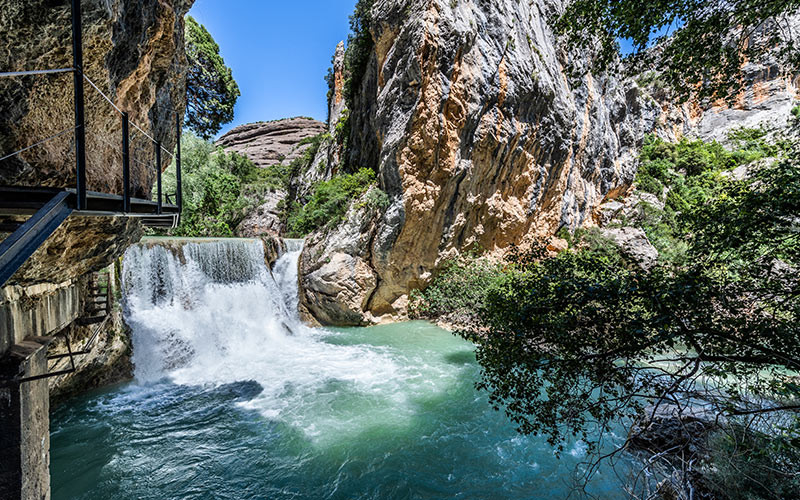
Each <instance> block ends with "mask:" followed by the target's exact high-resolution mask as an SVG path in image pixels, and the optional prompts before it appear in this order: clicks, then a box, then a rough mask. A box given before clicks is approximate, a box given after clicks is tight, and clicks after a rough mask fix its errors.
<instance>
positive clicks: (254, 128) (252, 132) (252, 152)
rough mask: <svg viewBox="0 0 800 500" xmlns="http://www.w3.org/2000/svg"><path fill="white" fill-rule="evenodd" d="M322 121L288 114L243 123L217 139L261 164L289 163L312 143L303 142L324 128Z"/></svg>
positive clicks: (262, 166)
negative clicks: (265, 120) (284, 117)
mask: <svg viewBox="0 0 800 500" xmlns="http://www.w3.org/2000/svg"><path fill="white" fill-rule="evenodd" d="M325 130H326V126H325V124H324V123H322V122H318V121H317V120H313V119H311V118H287V119H285V120H276V121H272V122H259V123H248V124H247V125H240V126H238V127H236V128H234V129H233V130H231V131H230V132H228V133H227V134H225V135H223V136H222V137H220V138H219V140H218V141H217V142H216V144H217V145H218V146H222V147H223V148H225V149H226V150H228V151H235V152H237V153H239V154H242V155H244V156H247V157H248V158H250V160H251V161H252V162H253V163H255V164H256V165H257V166H259V167H261V168H265V167H269V166H272V165H279V164H281V165H288V164H289V163H291V162H292V160H295V159H297V158H298V157H300V155H302V154H303V152H304V151H305V150H306V149H307V148H308V147H309V146H308V145H307V144H300V142H301V141H302V140H303V139H310V138H311V137H314V136H315V135H319V134H321V133H323V132H325Z"/></svg>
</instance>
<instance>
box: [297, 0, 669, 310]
mask: <svg viewBox="0 0 800 500" xmlns="http://www.w3.org/2000/svg"><path fill="white" fill-rule="evenodd" d="M562 8H563V5H562V2H560V1H557V0H546V1H537V2H516V1H513V0H497V1H492V2H478V1H473V0H461V1H459V2H450V1H446V0H427V1H415V2H410V3H409V2H401V1H399V0H383V1H378V2H376V3H375V4H374V6H373V8H372V12H371V14H372V24H371V26H372V32H371V35H372V39H373V41H374V51H373V53H372V55H371V57H370V61H369V64H368V66H367V70H366V73H365V75H364V77H363V80H362V81H361V82H360V90H359V92H358V93H357V96H356V97H355V99H354V100H353V108H354V109H351V110H350V126H351V130H352V133H351V136H350V138H349V140H350V143H351V147H350V152H351V157H350V158H349V160H350V164H356V165H359V166H371V167H373V168H375V169H376V170H377V171H378V172H379V178H380V186H381V188H382V189H383V190H384V191H386V192H387V193H388V194H389V195H390V197H391V200H392V203H391V205H390V206H389V208H388V209H386V210H385V211H384V212H383V213H382V214H381V215H380V216H379V217H378V219H377V220H376V221H375V222H374V226H375V227H374V228H373V226H372V224H361V226H362V229H361V233H360V234H361V235H362V236H363V234H365V233H364V231H365V230H366V231H373V232H374V234H373V236H372V237H370V238H367V239H364V238H360V237H359V238H357V239H359V241H360V240H362V239H363V240H364V241H362V242H361V243H362V244H363V245H359V246H358V248H357V250H353V246H352V245H344V244H342V245H339V244H336V242H341V241H346V240H347V239H348V237H349V236H348V234H347V233H348V231H351V230H352V229H353V228H352V227H350V225H348V224H345V225H342V226H340V227H339V228H337V229H335V230H333V231H330V232H329V233H327V234H326V235H323V236H315V237H313V238H311V239H310V240H309V244H308V245H307V248H306V250H305V252H304V257H303V259H302V260H301V270H300V273H301V277H302V278H301V280H302V281H301V283H302V286H303V289H304V292H303V293H304V294H305V295H306V298H305V300H306V302H307V303H309V304H310V303H317V304H325V303H329V302H331V301H330V296H329V295H327V292H328V291H329V290H326V286H325V284H326V283H325V282H326V279H325V278H324V277H326V276H332V275H334V274H335V273H336V269H334V268H333V267H334V266H339V265H340V264H341V263H342V262H345V261H347V262H348V263H349V264H348V265H349V267H350V268H352V269H357V270H358V272H357V273H356V274H357V275H358V277H357V279H354V280H352V281H351V282H349V283H348V284H347V287H348V288H350V289H351V290H350V292H349V294H348V295H349V296H352V297H358V298H359V300H353V299H352V297H351V299H349V300H348V301H347V302H346V303H342V302H336V303H335V305H334V306H331V307H326V306H320V307H322V308H324V309H325V311H319V312H318V314H316V315H317V317H318V318H319V317H322V318H323V319H326V318H327V317H334V316H335V317H337V318H351V319H348V320H347V321H348V322H351V323H369V322H375V321H378V320H380V319H381V318H382V319H390V318H392V317H398V316H403V315H404V314H405V307H406V304H407V294H408V293H409V291H410V290H411V289H414V288H418V287H421V286H423V285H424V284H425V283H426V282H427V280H429V279H430V278H431V277H432V276H433V275H434V274H435V273H436V272H437V270H438V268H439V267H440V266H441V264H442V263H443V262H444V261H446V260H447V259H449V258H450V257H452V256H454V255H456V254H457V253H458V252H461V251H463V250H464V249H467V248H471V247H479V248H482V249H484V250H486V251H489V252H502V251H503V250H504V249H506V248H507V247H508V246H509V245H511V244H523V245H524V244H526V243H527V242H530V241H532V240H534V239H535V238H539V237H550V236H551V235H553V234H554V233H555V232H556V231H557V230H558V229H559V228H561V227H567V228H571V229H574V228H577V227H580V226H582V225H584V224H586V223H587V222H588V221H590V220H591V217H590V216H591V214H592V212H593V211H594V209H595V207H596V206H598V205H599V204H600V203H601V202H602V201H604V200H605V199H606V198H611V197H615V196H616V195H618V194H621V193H622V192H624V191H626V190H627V189H628V188H629V186H630V185H631V183H632V181H633V178H634V174H635V169H636V162H635V158H636V154H637V149H638V147H639V145H640V141H641V140H642V138H643V137H644V136H645V135H646V133H647V132H649V131H651V130H652V129H653V128H654V127H655V125H656V118H657V116H658V115H659V114H660V113H661V109H660V108H659V106H658V105H657V104H656V103H655V101H654V100H653V99H643V98H641V94H640V90H639V88H638V87H637V85H636V84H635V83H634V82H632V81H620V80H617V79H616V78H614V77H612V76H607V75H591V74H590V75H588V76H587V77H585V78H584V79H583V80H581V81H580V82H573V81H571V79H570V78H569V77H568V70H567V62H568V61H569V62H571V63H573V64H574V63H575V61H578V62H579V64H580V61H586V60H587V55H585V54H574V53H571V52H570V51H569V47H565V46H563V45H562V44H561V43H560V42H559V40H558V39H557V37H556V36H555V35H554V34H553V32H552V30H551V28H550V27H549V26H548V19H550V18H551V16H553V15H554V14H557V13H558V12H559V11H560V10H561V9H562ZM321 249H325V251H322V250H321ZM331 249H338V250H337V251H333V252H332V250H331ZM315 256H319V257H315ZM319 259H323V260H319ZM334 302H335V301H334Z"/></svg>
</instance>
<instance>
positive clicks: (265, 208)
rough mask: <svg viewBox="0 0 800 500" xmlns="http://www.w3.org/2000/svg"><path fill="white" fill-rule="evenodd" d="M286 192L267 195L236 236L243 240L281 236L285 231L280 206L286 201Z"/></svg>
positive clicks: (243, 221) (245, 220) (237, 230)
mask: <svg viewBox="0 0 800 500" xmlns="http://www.w3.org/2000/svg"><path fill="white" fill-rule="evenodd" d="M286 196H287V193H286V191H284V190H282V189H278V190H275V191H272V192H270V193H266V194H265V195H264V196H263V198H262V199H261V204H260V205H259V206H258V207H256V208H255V209H254V210H252V211H251V212H250V213H248V214H247V216H246V217H245V218H244V220H242V222H240V223H239V226H238V227H237V228H236V234H237V235H238V236H240V237H242V238H257V237H258V236H261V235H263V234H270V235H279V234H281V231H282V229H283V222H281V211H280V208H279V205H280V203H281V201H283V200H285V199H286Z"/></svg>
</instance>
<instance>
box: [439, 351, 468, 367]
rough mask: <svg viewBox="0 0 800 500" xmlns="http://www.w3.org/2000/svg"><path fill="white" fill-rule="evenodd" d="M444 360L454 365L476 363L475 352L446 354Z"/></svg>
mask: <svg viewBox="0 0 800 500" xmlns="http://www.w3.org/2000/svg"><path fill="white" fill-rule="evenodd" d="M444 360H445V361H446V362H448V363H450V364H452V365H467V364H471V363H475V351H459V352H451V353H449V354H445V356H444Z"/></svg>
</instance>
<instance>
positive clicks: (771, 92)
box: [643, 15, 800, 143]
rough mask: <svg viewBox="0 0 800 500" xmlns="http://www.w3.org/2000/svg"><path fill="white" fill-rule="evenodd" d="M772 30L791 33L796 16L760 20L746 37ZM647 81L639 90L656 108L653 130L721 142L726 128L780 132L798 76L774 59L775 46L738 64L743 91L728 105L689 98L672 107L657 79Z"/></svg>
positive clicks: (797, 25) (797, 90)
mask: <svg viewBox="0 0 800 500" xmlns="http://www.w3.org/2000/svg"><path fill="white" fill-rule="evenodd" d="M775 29H778V30H780V33H781V34H782V35H783V36H787V35H788V36H794V35H793V34H794V33H797V32H798V30H800V16H798V15H795V16H789V17H788V18H786V19H784V20H783V21H782V25H781V26H776V25H775V24H773V23H771V22H767V23H764V24H763V25H762V26H761V27H760V28H759V29H758V30H756V31H755V32H754V33H752V34H751V35H750V36H751V39H758V38H759V37H765V36H768V35H769V34H770V31H771V30H775ZM755 43H758V42H757V41H756V42H755ZM776 49H778V47H776ZM652 80H653V81H651V82H650V83H649V84H648V85H647V86H646V87H645V88H644V89H643V90H644V91H645V92H646V94H648V95H649V96H651V97H652V98H653V99H655V100H656V101H658V103H659V105H660V106H661V108H662V113H661V116H660V117H659V119H658V127H657V129H656V131H657V133H658V135H660V136H661V137H663V138H665V139H668V140H673V141H674V140H678V139H680V138H681V137H683V136H691V137H696V138H700V139H703V140H705V141H711V140H717V141H720V142H723V143H724V142H726V140H727V136H728V133H729V132H730V131H731V130H733V129H736V128H741V127H745V128H764V129H765V130H767V131H769V132H773V131H776V130H785V129H786V128H787V125H789V124H790V120H792V113H791V111H792V108H793V107H794V106H796V105H797V101H798V99H800V74H797V73H792V71H791V70H790V69H789V68H787V67H785V66H784V65H783V64H782V63H781V62H780V59H779V57H778V55H777V50H775V51H773V52H771V53H768V54H766V55H765V56H764V57H763V58H762V59H761V60H759V61H749V62H748V63H747V64H746V65H745V66H744V67H743V68H742V85H743V89H742V91H741V92H740V93H739V94H738V95H736V96H735V97H734V99H733V100H732V103H731V102H726V101H723V100H719V101H714V102H697V101H690V102H688V103H686V104H682V105H678V104H676V100H675V98H674V96H673V95H672V94H671V93H670V92H669V90H667V89H665V88H663V87H662V86H661V85H659V83H658V79H657V78H655V79H652Z"/></svg>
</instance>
